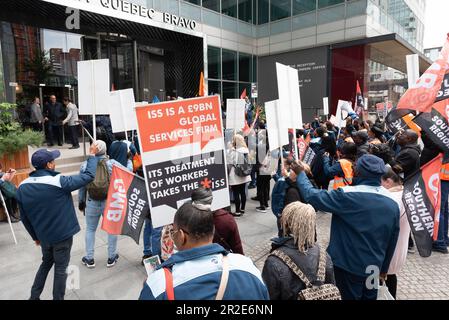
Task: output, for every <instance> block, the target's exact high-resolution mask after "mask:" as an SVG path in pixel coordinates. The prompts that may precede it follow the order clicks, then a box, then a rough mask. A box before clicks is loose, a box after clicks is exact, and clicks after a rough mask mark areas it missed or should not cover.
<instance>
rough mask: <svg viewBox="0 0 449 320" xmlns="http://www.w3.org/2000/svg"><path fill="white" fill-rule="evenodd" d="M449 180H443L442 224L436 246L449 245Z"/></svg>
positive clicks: (442, 247)
mask: <svg viewBox="0 0 449 320" xmlns="http://www.w3.org/2000/svg"><path fill="white" fill-rule="evenodd" d="M448 198H449V181H445V180H441V213H440V224H439V227H438V240H437V241H435V242H434V246H435V247H437V248H441V249H444V248H446V247H447V246H449V237H448V229H449V228H448V226H449V208H448Z"/></svg>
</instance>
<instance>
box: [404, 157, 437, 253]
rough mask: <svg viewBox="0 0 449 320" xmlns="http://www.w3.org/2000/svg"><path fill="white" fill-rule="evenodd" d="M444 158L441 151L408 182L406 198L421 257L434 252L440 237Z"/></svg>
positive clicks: (405, 191) (406, 207)
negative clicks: (442, 164)
mask: <svg viewBox="0 0 449 320" xmlns="http://www.w3.org/2000/svg"><path fill="white" fill-rule="evenodd" d="M442 158H443V155H442V154H440V155H439V156H438V157H436V158H435V159H434V160H432V161H431V162H429V163H428V164H426V165H425V166H423V167H422V168H421V170H420V171H418V172H417V173H416V174H415V175H414V176H413V177H411V178H410V179H407V180H406V181H405V183H404V193H403V196H402V202H403V203H404V206H405V211H406V213H407V218H408V221H409V223H410V227H411V230H412V232H413V235H414V237H415V241H416V247H417V248H418V252H419V255H420V256H421V257H429V256H430V255H431V253H432V243H433V241H435V240H436V239H437V237H438V225H439V221H440V206H441V183H440V170H441V163H442Z"/></svg>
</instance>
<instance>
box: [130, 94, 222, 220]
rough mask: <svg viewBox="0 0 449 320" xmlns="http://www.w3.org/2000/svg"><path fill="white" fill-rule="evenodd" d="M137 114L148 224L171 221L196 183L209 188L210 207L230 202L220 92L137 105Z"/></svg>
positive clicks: (215, 207)
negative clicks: (149, 219)
mask: <svg viewBox="0 0 449 320" xmlns="http://www.w3.org/2000/svg"><path fill="white" fill-rule="evenodd" d="M136 116H137V124H138V134H139V143H140V150H141V152H142V162H143V167H144V174H145V181H146V187H147V193H148V197H149V202H150V211H151V219H152V223H153V227H155V228H156V227H160V226H164V225H168V224H171V223H173V217H174V215H175V213H176V210H177V209H178V208H179V207H180V206H181V205H182V204H183V203H185V202H186V201H187V200H189V199H190V196H191V193H192V191H193V190H195V189H197V188H198V187H200V186H204V187H209V188H212V192H213V197H214V198H213V202H212V208H211V209H212V210H218V209H221V208H224V207H227V206H229V204H230V199H229V190H228V174H227V168H226V158H225V152H224V139H223V126H222V120H221V119H222V118H221V104H220V97H219V96H208V97H200V98H194V99H185V100H176V101H168V102H162V103H156V104H151V105H147V106H137V107H136Z"/></svg>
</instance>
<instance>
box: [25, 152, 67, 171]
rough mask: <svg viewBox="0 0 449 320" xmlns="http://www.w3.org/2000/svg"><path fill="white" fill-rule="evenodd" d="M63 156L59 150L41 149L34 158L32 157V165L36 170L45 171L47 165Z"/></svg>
mask: <svg viewBox="0 0 449 320" xmlns="http://www.w3.org/2000/svg"><path fill="white" fill-rule="evenodd" d="M60 156H61V152H59V151H58V150H53V151H52V150H47V149H39V150H37V151H36V152H35V153H33V156H32V157H31V164H32V165H33V167H35V168H36V169H38V170H39V169H45V168H46V167H47V163H49V162H52V161H53V160H55V159H57V158H59V157H60Z"/></svg>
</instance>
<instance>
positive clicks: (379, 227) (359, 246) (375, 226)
mask: <svg viewBox="0 0 449 320" xmlns="http://www.w3.org/2000/svg"><path fill="white" fill-rule="evenodd" d="M296 183H297V185H298V189H299V190H300V192H301V195H302V197H303V199H304V200H305V202H306V203H309V204H311V205H312V206H313V207H314V208H315V210H321V211H323V212H329V213H332V214H333V216H332V225H331V237H330V242H329V247H328V252H329V255H330V256H331V257H332V261H333V263H334V265H335V266H337V267H338V268H340V269H343V270H345V271H347V272H349V273H352V274H354V275H358V276H361V277H366V276H368V275H369V274H368V273H366V272H367V267H368V266H377V267H378V268H379V270H380V272H381V273H387V271H388V267H389V265H390V261H391V258H392V256H393V253H394V250H395V248H396V242H397V240H398V236H399V205H398V203H397V202H396V201H395V200H394V198H393V197H392V196H391V194H390V193H389V192H388V191H387V190H386V189H385V188H383V187H381V186H380V181H379V180H376V179H374V180H370V179H366V180H362V179H360V180H359V181H356V180H355V181H354V183H355V185H353V186H346V187H344V188H339V189H338V190H333V191H330V192H328V191H325V190H318V189H315V188H313V186H312V184H311V183H310V181H309V179H308V178H307V176H306V174H305V173H304V172H302V173H301V174H300V175H299V176H298V178H297V180H296Z"/></svg>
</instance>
